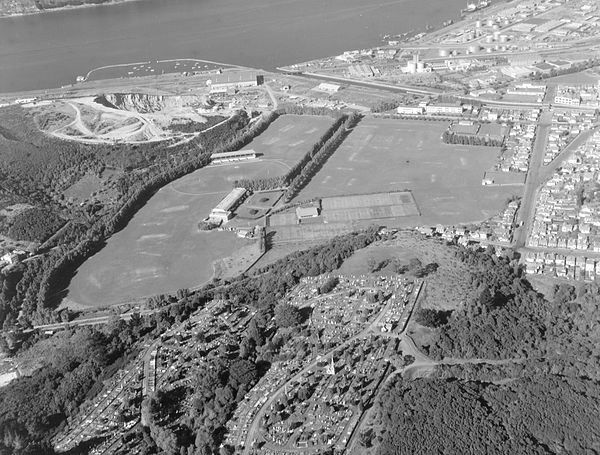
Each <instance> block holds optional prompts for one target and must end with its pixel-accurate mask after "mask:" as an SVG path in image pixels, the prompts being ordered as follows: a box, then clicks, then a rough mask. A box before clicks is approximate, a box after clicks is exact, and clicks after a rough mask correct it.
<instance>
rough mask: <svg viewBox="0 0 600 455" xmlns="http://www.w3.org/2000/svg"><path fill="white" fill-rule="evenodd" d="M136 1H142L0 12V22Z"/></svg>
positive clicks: (130, 0) (113, 1)
mask: <svg viewBox="0 0 600 455" xmlns="http://www.w3.org/2000/svg"><path fill="white" fill-rule="evenodd" d="M138 1H142V0H109V1H108V2H104V3H86V4H85V5H65V6H61V7H59V8H49V9H38V10H35V11H29V12H26V13H3V12H1V11H0V20H2V19H14V18H17V17H26V16H37V15H39V14H46V13H60V12H65V11H70V10H76V9H83V8H94V7H100V6H113V5H119V4H121V3H130V2H138Z"/></svg>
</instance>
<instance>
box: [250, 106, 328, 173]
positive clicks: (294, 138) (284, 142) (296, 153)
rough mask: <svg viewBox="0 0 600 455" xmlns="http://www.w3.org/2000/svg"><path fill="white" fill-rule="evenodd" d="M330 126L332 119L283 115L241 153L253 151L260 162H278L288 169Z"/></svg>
mask: <svg viewBox="0 0 600 455" xmlns="http://www.w3.org/2000/svg"><path fill="white" fill-rule="evenodd" d="M332 124H333V119H332V118H331V117H325V116H316V115H282V116H280V117H279V118H277V120H275V121H274V122H273V123H272V124H271V125H270V126H269V128H268V129H267V131H265V132H264V133H262V134H261V135H260V136H258V137H256V138H254V140H253V141H252V142H251V143H250V144H248V145H247V146H246V147H244V149H252V150H254V151H255V152H256V153H258V154H259V155H260V156H259V157H260V158H261V159H264V160H273V161H277V162H281V163H283V164H284V165H285V166H287V168H288V169H289V168H290V167H291V166H293V165H294V164H296V163H297V162H298V161H299V160H300V158H302V157H303V156H304V155H305V154H306V152H308V151H309V150H310V149H311V148H312V146H313V144H314V143H316V142H317V140H319V138H320V137H321V136H322V135H323V134H324V133H325V131H327V129H328V128H329V127H330V126H331V125H332Z"/></svg>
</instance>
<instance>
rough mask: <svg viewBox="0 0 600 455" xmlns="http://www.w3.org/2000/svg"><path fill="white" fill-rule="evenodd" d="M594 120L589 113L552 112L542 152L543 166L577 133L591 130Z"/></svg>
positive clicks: (593, 115)
mask: <svg viewBox="0 0 600 455" xmlns="http://www.w3.org/2000/svg"><path fill="white" fill-rule="evenodd" d="M594 120H595V114H594V113H593V112H590V111H576V110H565V111H564V112H560V111H554V112H553V113H552V125H551V127H550V131H549V133H548V143H547V144H546V149H545V152H544V164H545V165H547V164H550V162H552V160H554V159H555V158H556V157H557V156H558V155H559V153H560V152H561V151H562V150H563V149H564V148H565V147H566V146H567V145H569V144H570V143H571V141H572V140H573V139H575V137H577V135H578V134H579V133H581V132H582V131H584V130H587V129H589V128H591V127H592V126H593V124H594Z"/></svg>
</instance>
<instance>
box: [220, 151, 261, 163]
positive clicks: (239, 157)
mask: <svg viewBox="0 0 600 455" xmlns="http://www.w3.org/2000/svg"><path fill="white" fill-rule="evenodd" d="M255 158H256V152H255V151H254V150H238V151H236V152H222V153H213V154H212V155H211V156H210V162H211V164H220V163H231V162H236V161H243V160H252V159H255Z"/></svg>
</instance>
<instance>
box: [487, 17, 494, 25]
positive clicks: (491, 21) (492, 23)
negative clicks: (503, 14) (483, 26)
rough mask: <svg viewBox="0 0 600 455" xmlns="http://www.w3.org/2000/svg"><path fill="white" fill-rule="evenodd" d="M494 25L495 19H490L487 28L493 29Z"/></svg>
mask: <svg viewBox="0 0 600 455" xmlns="http://www.w3.org/2000/svg"><path fill="white" fill-rule="evenodd" d="M492 25H494V20H493V19H488V20H487V26H488V27H491V26H492Z"/></svg>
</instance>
